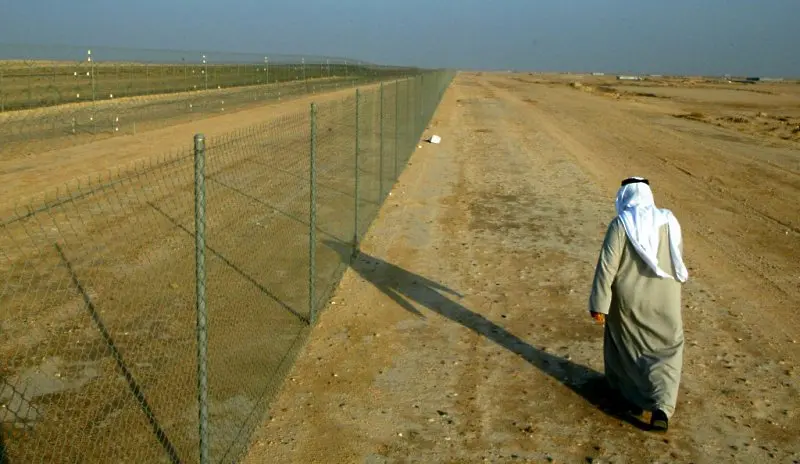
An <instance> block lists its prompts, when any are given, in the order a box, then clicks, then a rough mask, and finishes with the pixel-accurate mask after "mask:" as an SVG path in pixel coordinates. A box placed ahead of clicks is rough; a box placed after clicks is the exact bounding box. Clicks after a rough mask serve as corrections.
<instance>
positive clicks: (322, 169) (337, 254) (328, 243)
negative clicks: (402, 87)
mask: <svg viewBox="0 0 800 464" xmlns="http://www.w3.org/2000/svg"><path fill="white" fill-rule="evenodd" d="M359 110H360V108H359ZM356 116H357V112H356V97H355V91H353V94H352V95H351V96H349V97H347V98H344V99H341V100H335V101H330V102H326V103H324V104H321V105H319V107H318V110H317V133H318V136H317V150H316V152H317V172H316V186H317V189H316V192H317V202H316V212H317V239H318V240H317V245H316V273H315V274H316V276H315V285H316V288H317V292H316V299H317V301H315V304H316V305H317V306H322V305H323V304H324V302H325V301H327V299H328V297H329V296H330V294H331V292H332V291H333V289H334V287H335V285H336V283H337V282H338V281H339V279H340V277H341V275H342V273H343V272H344V270H345V269H346V268H347V264H348V262H349V256H350V255H352V252H353V247H354V241H355V237H356V227H355V221H356V214H355V205H356V202H357V201H358V200H357V196H358V197H360V196H361V194H360V192H356V187H357V186H356V175H357V173H356V170H357V169H359V170H360V168H359V166H357V164H356V150H357V148H358V147H357V146H356V145H357V143H356V142H357V140H356V128H357V125H358V120H357V119H356ZM359 190H360V186H359Z"/></svg>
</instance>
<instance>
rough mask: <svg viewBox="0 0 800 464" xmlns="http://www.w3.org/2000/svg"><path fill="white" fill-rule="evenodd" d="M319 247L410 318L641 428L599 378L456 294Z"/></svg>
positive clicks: (349, 252)
mask: <svg viewBox="0 0 800 464" xmlns="http://www.w3.org/2000/svg"><path fill="white" fill-rule="evenodd" d="M324 243H325V245H326V246H327V247H329V248H331V249H332V250H334V251H336V253H338V254H339V256H340V258H341V259H342V261H343V262H347V263H350V267H351V268H352V269H353V270H354V271H356V272H357V273H358V274H359V275H360V276H361V277H363V278H364V279H365V280H367V281H369V282H371V283H372V284H373V285H375V286H376V287H377V288H378V289H380V290H381V291H382V292H383V293H385V294H386V295H388V296H389V297H390V298H392V299H393V300H394V301H395V302H396V303H397V304H398V305H400V306H401V307H403V308H404V309H405V310H407V311H409V312H410V313H412V314H414V315H416V316H418V317H423V318H424V317H425V316H424V315H423V314H422V313H421V312H420V311H419V310H417V309H416V308H415V307H414V306H413V305H412V304H411V303H409V301H414V302H416V303H418V304H420V305H422V306H424V307H426V308H428V309H429V310H431V311H433V312H435V313H438V314H440V315H442V316H444V317H446V318H448V319H450V320H451V321H453V322H457V323H459V324H461V325H463V326H464V327H466V328H468V329H470V330H472V331H474V332H476V333H478V334H480V335H482V336H484V337H486V338H488V339H489V340H491V341H493V342H495V343H497V344H498V345H500V346H502V347H503V348H505V349H507V350H508V351H510V352H512V353H514V354H516V355H518V356H520V357H521V358H523V359H524V360H526V361H527V362H529V363H531V364H532V365H534V366H535V367H536V368H538V369H539V370H541V371H542V372H544V373H545V374H547V375H549V376H550V377H552V378H554V379H556V380H557V381H559V382H560V383H561V384H563V385H564V386H566V387H568V388H569V389H570V390H572V391H574V392H575V393H577V394H578V395H580V396H581V397H583V398H584V399H586V400H587V401H588V402H590V403H591V404H593V405H594V406H596V407H597V408H599V409H601V410H603V411H604V412H606V413H607V414H609V415H611V416H613V417H616V418H617V419H621V420H624V421H626V422H629V423H631V424H632V425H635V426H637V427H639V428H644V427H645V425H644V424H642V423H640V422H638V421H636V420H635V419H634V418H633V417H631V414H630V409H631V408H630V405H628V404H626V403H625V401H624V400H622V399H621V398H620V397H619V395H618V394H616V392H614V391H612V390H611V389H610V388H609V386H608V384H607V383H606V381H605V377H604V376H603V374H601V373H599V372H597V371H595V370H593V369H591V368H588V367H586V366H582V365H580V364H576V363H574V362H571V361H569V360H567V359H564V358H562V357H559V356H555V355H553V354H550V353H548V352H546V351H542V350H540V349H538V348H535V347H533V346H531V345H530V344H528V343H527V342H525V341H524V340H522V339H520V338H519V337H517V336H516V335H514V334H512V333H510V332H509V331H507V330H506V329H504V328H503V327H501V326H499V325H497V324H495V323H494V322H492V321H490V320H488V319H486V318H485V317H484V316H482V315H480V314H478V313H475V312H473V311H471V310H469V309H467V308H466V307H464V306H462V305H460V304H459V303H457V302H455V301H453V300H451V299H450V298H448V296H445V295H449V296H452V297H456V298H460V297H461V296H462V295H460V294H458V293H457V292H454V291H453V290H450V289H448V288H447V287H445V286H443V285H441V284H439V283H436V282H433V281H431V280H429V279H426V278H425V277H422V276H420V275H417V274H414V273H412V272H409V271H406V270H405V269H402V268H400V267H397V266H395V265H393V264H391V263H387V262H386V261H384V260H382V259H380V258H376V257H374V256H370V255H368V254H366V253H363V252H357V253H354V249H353V246H352V244H349V243H342V242H337V241H329V240H325V241H324Z"/></svg>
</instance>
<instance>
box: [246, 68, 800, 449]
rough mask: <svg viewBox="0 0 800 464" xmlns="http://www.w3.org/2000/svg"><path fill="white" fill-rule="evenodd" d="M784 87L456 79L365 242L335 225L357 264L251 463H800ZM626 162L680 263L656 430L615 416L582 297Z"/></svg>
mask: <svg viewBox="0 0 800 464" xmlns="http://www.w3.org/2000/svg"><path fill="white" fill-rule="evenodd" d="M576 83H579V84H576ZM798 102H800V86H797V85H794V84H790V83H776V84H763V85H762V84H757V85H752V86H744V85H738V86H737V85H729V84H725V83H702V82H701V83H695V82H692V81H687V80H667V79H664V80H663V81H661V82H658V83H653V82H637V83H625V84H624V85H623V84H620V83H618V82H614V81H613V80H610V79H608V78H595V77H588V76H584V77H581V78H580V79H578V78H577V77H576V76H574V75H571V76H566V75H565V76H553V75H549V76H548V75H532V74H510V73H502V74H499V73H495V74H492V73H469V74H467V73H461V74H459V75H458V76H457V78H456V80H455V81H454V83H453V84H452V85H451V87H450V88H449V90H448V91H447V93H446V94H445V97H444V101H443V102H442V104H441V105H440V107H439V109H438V111H437V113H436V114H435V115H434V119H433V121H432V123H431V124H430V126H429V127H428V130H427V131H426V136H427V135H430V134H437V135H440V136H441V137H442V139H443V141H442V143H441V144H440V145H433V144H423V145H422V146H421V148H420V149H418V150H417V151H416V153H415V154H414V155H413V157H412V158H411V159H410V164H409V166H408V168H407V169H406V170H405V171H404V173H403V174H402V176H401V178H400V180H399V182H398V183H397V184H396V186H395V188H394V190H393V191H392V195H391V196H390V197H389V198H388V200H387V202H386V204H385V205H384V206H383V208H382V209H381V211H380V214H379V216H378V218H377V219H376V221H375V222H374V223H373V225H372V227H371V229H370V230H369V232H368V235H367V238H366V239H365V241H364V242H363V244H362V247H361V254H360V255H359V257H358V258H357V259H354V260H351V259H350V258H349V252H350V249H349V248H348V247H347V246H346V245H342V244H340V243H337V242H336V241H326V242H325V243H326V245H327V246H328V247H330V248H331V249H333V250H335V251H336V252H337V253H339V254H340V255H341V259H342V261H343V262H347V263H349V269H348V271H347V272H346V273H345V275H344V277H343V280H342V282H341V285H340V286H339V288H338V289H337V291H336V293H335V294H334V296H333V298H332V300H331V302H330V304H329V306H328V307H327V309H326V310H325V312H324V313H323V314H322V316H321V319H320V322H319V324H318V326H317V327H315V329H314V330H313V332H312V333H311V335H310V336H309V340H308V344H307V345H306V346H305V347H304V348H303V350H302V351H301V353H300V355H299V358H298V360H297V362H296V364H295V365H294V367H293V368H292V369H291V370H290V372H289V373H288V378H287V379H286V381H285V384H284V387H283V389H282V391H281V392H280V393H279V394H278V397H277V398H276V400H275V401H274V402H273V404H272V406H271V411H270V415H269V417H268V418H267V419H265V421H264V423H263V425H262V427H261V428H260V430H259V431H258V432H257V434H256V439H255V441H254V443H253V445H252V447H251V450H250V453H249V456H248V458H247V459H246V460H245V462H249V463H260V462H298V463H299V462H304V463H311V462H318V463H327V462H353V463H355V462H359V463H401V462H452V463H455V462H459V463H462V462H463V463H471V462H503V463H505V462H592V463H598V462H603V463H607V462H620V463H621V462H662V463H665V462H687V463H688V462H692V463H719V462H741V463H753V462H776V463H797V462H800V441H798V439H797V437H798V436H800V416H799V414H800V400H799V399H798V398H800V375H798V373H799V372H800V371H798V362H800V344H798V341H800V329H798V327H800V315H798V313H797V311H796V309H797V308H798V307H800V208H798V200H799V199H800V151H798V149H799V148H800V144H798V138H797V131H795V130H794V128H793V127H792V125H793V124H797V122H798V117H799V116H800V106H798ZM730 118H741V119H738V120H734V119H730ZM784 119H785V120H784ZM631 175H641V176H646V177H648V178H649V179H650V180H651V185H652V186H653V189H654V193H655V195H656V203H657V205H659V206H661V207H665V208H669V209H671V210H672V211H673V212H674V214H675V215H676V216H677V218H678V219H679V221H680V222H681V224H682V228H683V233H684V240H685V249H686V251H685V259H686V261H687V265H688V267H689V272H690V280H689V282H688V283H687V284H686V285H685V287H684V293H683V308H684V311H683V315H684V316H683V317H684V325H685V331H686V340H687V345H686V353H685V364H684V372H683V380H682V384H681V393H680V399H679V404H678V409H677V412H676V414H675V416H674V417H673V420H672V423H671V428H670V430H669V432H668V433H667V434H665V435H661V434H653V433H650V432H648V431H646V430H644V429H643V427H641V426H640V424H638V423H637V421H636V420H634V419H633V418H627V417H620V416H618V415H617V414H615V413H614V411H613V408H611V405H610V404H609V399H608V397H607V395H606V392H605V391H604V390H603V388H602V387H601V386H600V385H601V382H600V379H601V376H602V367H603V359H602V337H603V335H602V334H603V331H602V328H601V327H599V326H597V325H596V324H594V323H593V321H592V320H591V319H590V318H589V315H588V313H587V300H588V294H589V290H590V285H591V278H592V275H593V271H594V266H595V263H596V259H597V253H598V251H599V247H600V244H601V242H602V239H603V235H604V232H605V229H606V226H607V224H608V223H609V221H610V220H611V219H612V218H613V215H614V206H613V199H614V195H615V193H616V190H617V188H618V186H619V182H620V180H621V179H623V178H625V177H627V176H631Z"/></svg>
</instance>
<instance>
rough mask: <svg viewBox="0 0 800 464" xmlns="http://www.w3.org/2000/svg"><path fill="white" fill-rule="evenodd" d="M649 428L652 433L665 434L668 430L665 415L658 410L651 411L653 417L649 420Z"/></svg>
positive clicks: (667, 421) (667, 420)
mask: <svg viewBox="0 0 800 464" xmlns="http://www.w3.org/2000/svg"><path fill="white" fill-rule="evenodd" d="M650 428H651V430H653V431H654V432H666V431H667V429H669V419H668V418H667V413H665V412H664V411H662V410H660V409H656V410H655V411H653V417H652V418H651V419H650Z"/></svg>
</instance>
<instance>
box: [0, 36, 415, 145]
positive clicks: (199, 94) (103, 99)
mask: <svg viewBox="0 0 800 464" xmlns="http://www.w3.org/2000/svg"><path fill="white" fill-rule="evenodd" d="M0 57H2V58H1V59H0V140H2V141H3V143H2V145H0V155H4V156H8V155H9V154H11V153H14V152H18V151H20V148H21V147H24V149H25V150H26V151H28V152H29V151H31V150H41V149H52V148H56V147H62V146H68V145H73V144H76V143H77V144H80V143H85V142H86V141H87V139H97V138H101V137H113V136H119V135H124V134H135V133H137V131H139V132H141V131H143V130H147V129H151V128H154V127H160V126H162V125H163V124H164V123H165V122H169V123H171V124H174V123H179V122H183V121H191V120H193V119H197V118H203V117H208V116H209V115H213V114H221V113H224V112H230V111H232V110H236V109H241V108H245V107H248V106H251V105H258V104H263V103H264V102H266V101H277V100H285V99H290V98H295V97H297V96H301V95H307V94H314V93H319V92H326V91H330V90H335V89H345V88H348V87H350V88H352V87H355V86H357V85H364V84H367V83H370V82H377V81H380V80H387V79H394V78H400V77H405V76H408V75H414V74H417V73H418V70H416V69H414V68H401V67H387V66H378V65H372V64H369V63H364V62H360V61H357V60H348V59H343V58H336V57H325V56H298V55H274V54H273V55H268V54H253V53H250V54H246V53H224V52H208V53H205V52H199V51H185V50H183V51H161V50H136V49H115V48H102V47H101V48H92V49H85V48H78V47H63V46H59V47H55V46H54V47H45V46H31V45H7V44H0Z"/></svg>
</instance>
